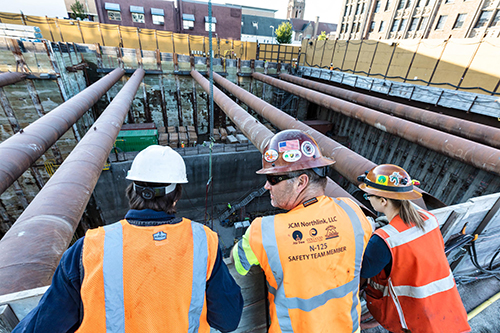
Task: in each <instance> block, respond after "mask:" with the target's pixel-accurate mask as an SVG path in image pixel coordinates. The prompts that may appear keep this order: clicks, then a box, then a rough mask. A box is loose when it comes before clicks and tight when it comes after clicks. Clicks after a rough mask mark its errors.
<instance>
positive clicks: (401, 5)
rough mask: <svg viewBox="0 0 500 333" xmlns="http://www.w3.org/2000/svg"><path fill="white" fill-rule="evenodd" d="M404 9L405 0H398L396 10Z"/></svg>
mask: <svg viewBox="0 0 500 333" xmlns="http://www.w3.org/2000/svg"><path fill="white" fill-rule="evenodd" d="M403 8H405V0H399V3H398V10H399V9H403Z"/></svg>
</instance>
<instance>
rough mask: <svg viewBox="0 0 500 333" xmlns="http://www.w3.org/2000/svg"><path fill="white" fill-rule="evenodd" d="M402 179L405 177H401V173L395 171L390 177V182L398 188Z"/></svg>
mask: <svg viewBox="0 0 500 333" xmlns="http://www.w3.org/2000/svg"><path fill="white" fill-rule="evenodd" d="M402 178H404V177H403V176H401V175H400V174H399V172H397V171H394V172H393V173H392V175H390V176H389V180H390V181H391V182H393V183H394V185H396V186H398V185H399V181H400V180H401V179H402Z"/></svg>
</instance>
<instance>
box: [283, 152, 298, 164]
mask: <svg viewBox="0 0 500 333" xmlns="http://www.w3.org/2000/svg"><path fill="white" fill-rule="evenodd" d="M301 157H302V154H301V153H300V151H298V150H287V151H286V152H284V153H283V159H284V160H285V161H286V162H290V163H291V162H297V161H298V160H300V158H301Z"/></svg>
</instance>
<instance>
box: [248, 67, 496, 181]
mask: <svg viewBox="0 0 500 333" xmlns="http://www.w3.org/2000/svg"><path fill="white" fill-rule="evenodd" d="M252 76H253V77H254V78H256V79H258V80H260V81H262V82H265V83H268V84H270V85H273V86H275V87H277V88H280V89H282V90H285V91H288V92H290V93H292V94H294V95H297V96H300V97H302V98H305V99H307V100H308V101H310V102H312V103H315V104H317V105H320V106H323V107H325V108H328V109H331V110H334V111H337V112H340V113H342V114H344V115H345V116H347V117H350V118H354V119H357V120H359V121H361V122H364V123H366V124H368V125H370V126H373V127H376V128H378V129H380V130H381V131H384V132H387V133H390V134H394V135H396V136H399V137H401V138H403V139H406V140H408V141H410V142H413V143H416V144H418V145H420V146H423V147H426V148H429V149H431V150H434V151H437V152H438V153H441V154H443V155H446V156H449V157H451V158H454V159H456V160H459V161H461V162H464V163H467V164H470V165H472V166H474V167H476V168H478V169H481V170H485V171H488V172H492V173H495V174H497V175H500V150H498V149H496V148H492V147H489V146H486V145H483V144H480V143H477V142H473V141H470V140H467V139H464V138H460V137H457V136H455V135H452V134H448V133H443V132H441V131H438V130H435V129H433V128H429V127H425V126H423V125H418V124H415V123H413V122H411V121H408V120H404V119H400V118H397V117H393V116H390V115H387V114H384V113H382V112H379V111H375V110H373V109H369V108H366V107H364V106H360V105H356V104H353V103H351V102H346V101H344V100H341V99H339V98H335V97H332V96H328V95H325V94H322V93H319V92H317V91H314V90H311V89H307V88H303V87H299V86H297V85H294V84H291V83H288V82H284V81H282V80H277V79H273V78H272V77H269V76H267V75H264V74H261V73H253V74H252Z"/></svg>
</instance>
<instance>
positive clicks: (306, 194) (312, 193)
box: [295, 188, 325, 207]
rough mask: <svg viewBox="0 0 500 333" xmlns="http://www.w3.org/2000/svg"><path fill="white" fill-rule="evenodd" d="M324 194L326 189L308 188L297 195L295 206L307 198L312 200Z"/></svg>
mask: <svg viewBox="0 0 500 333" xmlns="http://www.w3.org/2000/svg"><path fill="white" fill-rule="evenodd" d="M322 195H325V190H322V189H315V188H306V189H305V190H304V191H302V192H301V193H300V194H299V196H298V197H297V200H296V201H295V202H296V205H295V207H297V206H298V205H302V204H303V203H304V202H306V201H307V200H310V199H312V198H317V197H320V196H322Z"/></svg>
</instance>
